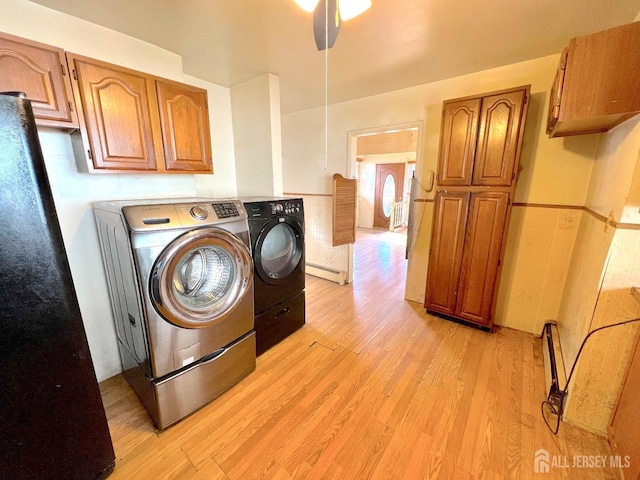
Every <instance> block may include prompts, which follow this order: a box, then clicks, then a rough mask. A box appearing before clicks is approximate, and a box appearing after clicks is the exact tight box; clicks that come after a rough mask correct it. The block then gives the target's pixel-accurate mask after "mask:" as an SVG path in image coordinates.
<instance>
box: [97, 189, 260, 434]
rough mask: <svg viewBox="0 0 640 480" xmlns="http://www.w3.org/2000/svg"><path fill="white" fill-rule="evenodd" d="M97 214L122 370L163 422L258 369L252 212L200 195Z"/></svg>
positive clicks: (109, 206) (105, 206) (108, 206)
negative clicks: (251, 240)
mask: <svg viewBox="0 0 640 480" xmlns="http://www.w3.org/2000/svg"><path fill="white" fill-rule="evenodd" d="M94 212H95V215H96V222H97V225H98V233H99V237H100V244H101V247H102V252H103V260H104V264H105V270H106V273H107V280H108V285H109V291H110V297H111V303H112V308H113V315H114V320H115V324H116V334H117V337H118V347H119V351H120V357H121V360H122V365H123V370H124V374H125V377H126V378H127V380H128V381H129V383H130V384H131V386H132V387H133V389H134V390H135V391H136V393H137V394H138V396H139V397H140V399H141V400H142V402H143V404H144V405H145V407H146V408H147V410H148V411H149V414H150V415H151V417H152V418H153V420H154V422H155V423H156V425H157V427H158V428H159V429H161V430H162V429H164V428H166V427H168V426H170V425H172V424H174V423H175V422H177V421H178V420H180V419H181V418H183V417H184V416H186V415H188V414H190V413H192V412H193V411H195V410H197V409H198V408H200V407H202V406H203V405H205V404H206V403H208V402H210V401H211V400H213V399H214V398H215V397H217V396H218V395H220V394H221V393H223V392H224V391H226V390H228V389H229V388H231V387H232V386H233V385H235V384H236V383H238V382H239V381H240V380H242V379H243V378H244V377H245V376H247V375H248V374H249V373H251V372H252V371H253V370H254V369H255V365H256V347H255V333H254V330H253V327H254V309H253V264H252V259H251V252H250V240H249V230H248V224H247V214H246V212H245V209H244V207H243V205H242V202H240V201H237V200H235V201H234V200H203V199H195V200H156V201H140V200H138V201H132V202H101V203H96V204H95V205H94Z"/></svg>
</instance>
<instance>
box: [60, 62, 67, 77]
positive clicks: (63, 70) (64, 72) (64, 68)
mask: <svg viewBox="0 0 640 480" xmlns="http://www.w3.org/2000/svg"><path fill="white" fill-rule="evenodd" d="M60 68H61V69H62V76H63V77H66V76H67V67H65V65H64V63H61V64H60Z"/></svg>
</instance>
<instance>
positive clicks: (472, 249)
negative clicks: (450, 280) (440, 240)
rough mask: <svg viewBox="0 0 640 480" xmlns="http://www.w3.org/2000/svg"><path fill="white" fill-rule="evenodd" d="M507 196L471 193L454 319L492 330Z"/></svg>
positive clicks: (503, 193)
mask: <svg viewBox="0 0 640 480" xmlns="http://www.w3.org/2000/svg"><path fill="white" fill-rule="evenodd" d="M508 200H509V194H508V193H506V192H495V193H493V192H481V193H472V194H471V199H470V201H469V220H468V222H467V228H466V238H465V247H464V256H463V258H462V271H461V274H460V286H459V292H458V303H457V306H456V316H458V317H460V318H463V319H465V320H469V321H471V322H474V323H478V324H481V325H485V326H491V323H492V321H491V309H492V306H493V296H494V293H495V286H496V279H497V276H498V266H499V260H500V251H501V248H502V236H503V233H504V227H505V221H506V218H507V206H508Z"/></svg>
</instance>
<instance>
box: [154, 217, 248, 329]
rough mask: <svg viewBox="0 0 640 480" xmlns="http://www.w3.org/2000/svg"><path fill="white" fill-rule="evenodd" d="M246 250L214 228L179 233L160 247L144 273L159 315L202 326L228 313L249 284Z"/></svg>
mask: <svg viewBox="0 0 640 480" xmlns="http://www.w3.org/2000/svg"><path fill="white" fill-rule="evenodd" d="M252 274H253V265H252V262H251V252H250V251H249V249H248V248H247V246H246V245H245V244H244V243H242V242H241V241H240V240H239V239H238V238H237V237H236V236H234V235H233V234H231V233H229V232H227V231H226V230H220V229H217V228H200V229H196V230H191V231H190V232H187V233H185V234H184V235H181V236H180V237H178V238H177V239H175V240H174V241H173V242H171V243H170V244H169V245H168V246H167V248H165V249H164V250H163V252H162V253H161V254H160V256H159V257H158V259H157V260H156V263H155V265H154V266H153V269H152V272H151V277H150V285H149V287H150V292H151V301H152V303H153V305H154V307H155V309H156V310H157V311H158V313H159V314H160V315H162V316H163V317H164V318H165V319H166V320H168V321H169V322H171V323H173V324H175V325H177V326H179V327H184V328H204V327H208V326H210V325H212V324H213V323H216V322H219V321H221V320H222V319H224V318H225V317H226V316H227V314H229V313H230V312H231V311H232V310H233V308H234V307H235V306H236V305H237V303H238V301H239V300H240V299H241V298H242V297H243V296H244V295H245V293H246V291H247V289H248V288H249V286H250V285H251V279H252Z"/></svg>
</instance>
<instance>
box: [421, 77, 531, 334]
mask: <svg viewBox="0 0 640 480" xmlns="http://www.w3.org/2000/svg"><path fill="white" fill-rule="evenodd" d="M529 88H530V87H529V86H523V87H517V88H513V89H509V90H503V91H500V92H495V93H490V94H485V95H479V96H475V97H467V98H463V99H455V100H448V101H445V102H443V108H442V112H443V117H442V126H441V136H440V154H439V160H438V174H437V179H438V187H437V192H436V199H435V213H434V219H433V228H432V237H431V248H430V250H429V269H428V273H427V287H426V293H425V307H426V308H427V311H429V312H431V313H435V314H440V315H444V316H446V317H449V318H453V319H457V320H462V321H464V322H469V323H472V324H474V325H477V326H479V327H481V328H484V329H491V328H492V326H493V310H494V308H495V300H496V290H497V286H498V279H499V273H500V265H501V261H502V256H503V253H504V245H505V242H504V238H505V235H506V232H507V225H508V220H509V213H510V207H511V199H512V198H513V193H514V191H515V186H516V181H515V179H516V175H515V173H516V172H517V168H518V162H519V157H520V150H521V146H522V138H523V133H524V125H525V119H526V115H527V107H528V98H529Z"/></svg>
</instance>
